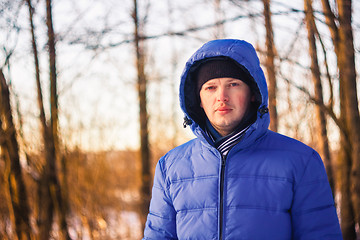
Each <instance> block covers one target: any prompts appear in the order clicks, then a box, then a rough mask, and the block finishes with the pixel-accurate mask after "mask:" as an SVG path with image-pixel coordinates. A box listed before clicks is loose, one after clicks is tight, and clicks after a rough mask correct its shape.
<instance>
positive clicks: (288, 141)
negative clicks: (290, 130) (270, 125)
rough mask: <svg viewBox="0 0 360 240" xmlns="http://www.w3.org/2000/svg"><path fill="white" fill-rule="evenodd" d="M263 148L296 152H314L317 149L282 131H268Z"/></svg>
mask: <svg viewBox="0 0 360 240" xmlns="http://www.w3.org/2000/svg"><path fill="white" fill-rule="evenodd" d="M260 147H261V148H268V149H274V150H282V151H289V152H293V153H294V154H296V153H298V154H302V155H304V154H305V155H306V154H313V153H314V152H315V153H316V151H315V150H314V149H313V148H311V147H310V146H308V145H306V144H305V143H303V142H301V141H299V140H296V139H294V138H291V137H288V136H285V135H282V134H280V133H276V132H273V131H271V130H268V131H267V134H265V136H264V139H263V142H262V145H261V146H260Z"/></svg>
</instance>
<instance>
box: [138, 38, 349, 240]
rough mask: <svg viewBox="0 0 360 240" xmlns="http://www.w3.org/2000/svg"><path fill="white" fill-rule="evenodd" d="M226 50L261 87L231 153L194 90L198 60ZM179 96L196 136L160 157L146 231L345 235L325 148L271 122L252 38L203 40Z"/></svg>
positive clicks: (282, 238) (197, 235)
mask: <svg viewBox="0 0 360 240" xmlns="http://www.w3.org/2000/svg"><path fill="white" fill-rule="evenodd" d="M219 56H222V57H229V58H231V59H233V60H235V61H237V62H238V63H239V64H240V65H242V66H243V67H244V68H245V69H246V70H247V71H248V72H249V73H250V75H251V76H252V77H253V78H254V80H255V82H256V83H257V85H258V88H259V90H260V94H261V97H260V98H261V100H260V101H261V104H260V106H259V108H258V112H257V119H256V121H255V122H254V123H253V124H252V125H251V126H250V128H249V129H248V130H247V131H246V133H245V135H244V137H243V139H242V140H241V141H240V142H239V143H238V144H236V145H235V146H234V147H233V148H232V149H231V150H230V151H229V153H228V155H227V157H226V159H222V156H221V154H220V153H219V151H218V150H217V149H216V148H214V147H213V144H212V142H211V141H210V140H209V139H208V137H207V135H206V134H205V133H204V129H203V126H201V124H200V123H199V122H200V121H201V120H200V119H201V116H196V113H195V111H194V104H195V103H196V102H197V100H196V99H195V97H196V96H195V95H194V93H193V92H192V91H191V88H192V86H193V82H192V78H191V71H192V69H193V68H194V66H196V65H197V64H199V63H200V62H202V61H204V60H206V59H208V58H212V57H219ZM189 86H190V87H189ZM180 102H181V108H182V110H183V111H184V113H185V115H186V116H187V118H188V119H189V120H188V123H189V124H190V126H191V129H192V131H193V132H194V134H195V135H196V137H197V138H195V139H193V140H191V141H189V142H187V143H185V144H183V145H181V146H179V147H176V148H175V149H173V150H171V151H170V152H168V153H167V154H166V155H165V156H163V157H162V158H161V159H160V160H159V162H158V164H157V166H156V170H155V178H154V186H153V190H152V199H151V204H150V211H149V214H148V218H147V222H146V227H145V232H144V238H143V239H154V240H155V239H156V240H159V239H181V240H185V239H199V240H200V239H204V240H211V239H226V240H230V239H231V240H241V239H247V240H256V239H261V240H265V239H266V240H268V239H274V240H289V239H303V240H312V239H313V240H322V239H324V240H330V239H342V236H341V231H340V227H339V222H338V218H337V214H336V210H335V207H334V201H333V197H332V193H331V190H330V187H329V183H328V180H327V175H326V172H325V169H324V165H323V163H322V160H321V158H320V157H319V155H318V153H317V152H315V151H314V150H313V149H311V148H310V147H308V146H306V145H304V144H302V143H300V142H298V141H296V140H294V139H291V138H288V137H285V136H283V135H280V134H278V133H274V132H272V131H270V130H268V125H269V114H268V112H267V111H266V110H267V102H268V92H267V85H266V81H265V77H264V74H263V71H262V70H261V68H260V64H259V60H258V57H257V55H256V52H255V50H254V48H253V47H252V46H251V45H250V44H249V43H247V42H245V41H241V40H231V39H227V40H214V41H210V42H208V43H206V44H205V45H204V46H202V47H201V48H200V49H199V50H198V51H197V52H196V53H195V54H194V55H193V56H192V57H191V58H190V59H189V60H188V62H187V63H186V66H185V70H184V72H183V74H182V77H181V84H180ZM195 105H196V104H195ZM222 172H223V174H222Z"/></svg>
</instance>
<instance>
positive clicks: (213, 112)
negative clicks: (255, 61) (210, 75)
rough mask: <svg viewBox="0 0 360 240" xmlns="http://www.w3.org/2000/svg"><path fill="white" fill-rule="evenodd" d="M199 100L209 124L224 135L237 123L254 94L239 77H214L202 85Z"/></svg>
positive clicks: (252, 99)
mask: <svg viewBox="0 0 360 240" xmlns="http://www.w3.org/2000/svg"><path fill="white" fill-rule="evenodd" d="M200 100H201V103H200V106H201V107H202V108H203V109H204V111H205V114H206V116H207V117H208V119H209V121H210V123H211V125H212V126H213V127H214V128H215V129H216V130H217V131H218V132H219V133H220V134H221V135H222V136H226V135H228V134H230V133H231V132H232V131H233V130H234V129H235V128H236V127H237V126H238V125H239V123H240V122H241V120H242V119H243V117H244V115H245V113H246V112H247V108H248V107H249V105H250V102H251V101H254V96H253V95H252V93H251V90H250V87H249V86H248V85H247V84H246V83H244V82H243V81H241V80H239V79H235V78H214V79H211V80H209V81H207V82H206V83H204V84H203V85H202V87H201V89H200Z"/></svg>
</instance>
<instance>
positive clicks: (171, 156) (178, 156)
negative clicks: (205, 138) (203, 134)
mask: <svg viewBox="0 0 360 240" xmlns="http://www.w3.org/2000/svg"><path fill="white" fill-rule="evenodd" d="M202 145H203V143H202V142H201V140H200V139H198V138H194V139H192V140H190V141H188V142H186V143H184V144H181V145H179V146H177V147H175V148H173V149H171V150H170V151H169V152H167V153H166V154H165V155H164V156H163V157H162V158H161V159H160V160H159V164H160V165H162V168H163V169H164V170H166V169H169V168H171V167H172V165H174V164H178V162H179V161H181V164H184V161H189V160H190V159H191V155H194V154H196V153H200V152H202V148H203V146H202Z"/></svg>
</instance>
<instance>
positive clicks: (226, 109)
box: [216, 107, 231, 114]
mask: <svg viewBox="0 0 360 240" xmlns="http://www.w3.org/2000/svg"><path fill="white" fill-rule="evenodd" d="M230 111H231V108H228V107H219V108H217V109H216V112H218V113H220V114H226V113H228V112H230Z"/></svg>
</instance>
